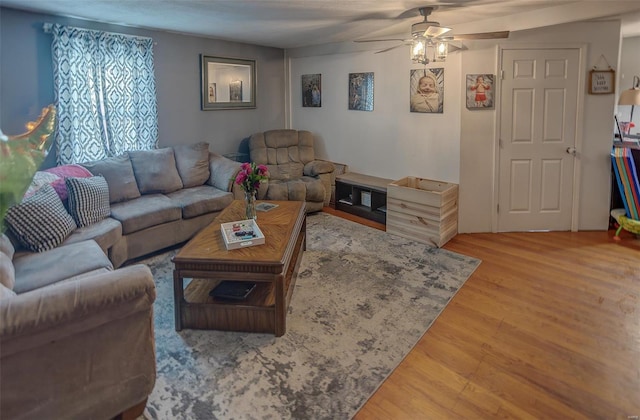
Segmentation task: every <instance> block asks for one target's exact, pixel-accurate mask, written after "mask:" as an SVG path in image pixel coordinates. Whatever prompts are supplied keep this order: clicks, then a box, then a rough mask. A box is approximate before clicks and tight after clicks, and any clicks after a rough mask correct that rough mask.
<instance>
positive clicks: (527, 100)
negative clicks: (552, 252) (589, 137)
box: [498, 49, 580, 232]
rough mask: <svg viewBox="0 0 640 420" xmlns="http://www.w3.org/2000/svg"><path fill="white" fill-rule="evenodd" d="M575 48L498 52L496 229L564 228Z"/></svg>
mask: <svg viewBox="0 0 640 420" xmlns="http://www.w3.org/2000/svg"><path fill="white" fill-rule="evenodd" d="M579 60H580V51H579V50H578V49H552V50H545V49H521V50H503V52H502V66H501V68H502V71H503V80H502V93H501V111H500V136H499V139H500V144H499V165H500V166H499V177H498V182H499V184H498V231H500V232H513V231H530V230H571V218H572V204H573V182H574V181H573V179H574V176H573V171H574V160H575V159H576V155H577V154H576V149H575V146H576V118H577V102H578V80H579V73H578V72H579Z"/></svg>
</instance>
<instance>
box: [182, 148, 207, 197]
mask: <svg viewBox="0 0 640 420" xmlns="http://www.w3.org/2000/svg"><path fill="white" fill-rule="evenodd" d="M173 153H174V155H175V159H176V169H177V170H178V174H179V175H180V179H181V180H182V186H183V187H184V188H189V187H196V186H198V185H202V184H204V183H205V182H207V180H208V179H209V143H197V144H189V145H181V146H174V147H173Z"/></svg>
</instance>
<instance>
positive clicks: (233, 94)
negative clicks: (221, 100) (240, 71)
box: [229, 80, 242, 102]
mask: <svg viewBox="0 0 640 420" xmlns="http://www.w3.org/2000/svg"><path fill="white" fill-rule="evenodd" d="M229 100H230V101H231V102H242V80H234V81H232V82H229Z"/></svg>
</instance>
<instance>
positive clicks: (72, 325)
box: [0, 264, 156, 358]
mask: <svg viewBox="0 0 640 420" xmlns="http://www.w3.org/2000/svg"><path fill="white" fill-rule="evenodd" d="M155 298H156V290H155V284H154V282H153V275H152V274H151V271H150V270H149V268H148V267H147V266H145V265H141V264H139V265H132V266H128V267H125V268H121V269H118V270H115V271H109V272H106V273H100V274H96V275H95V276H93V277H89V278H83V279H79V280H72V281H68V282H62V283H60V284H56V285H51V286H49V287H46V288H42V289H36V290H33V291H31V292H26V293H22V294H19V295H17V296H15V297H13V298H8V299H2V300H0V319H1V320H2V322H1V323H0V346H1V347H2V357H3V358H4V357H6V356H8V355H10V354H13V353H16V352H19V351H24V350H27V349H30V348H34V347H38V346H42V345H45V344H47V343H50V342H52V341H57V340H61V339H63V338H64V337H67V336H70V335H74V334H80V333H82V332H83V331H88V330H91V329H94V328H97V327H99V326H101V325H104V324H107V323H109V322H111V321H114V320H118V319H121V318H125V317H127V316H129V315H131V314H133V313H136V312H141V311H146V310H149V311H150V310H152V305H153V302H154V301H155Z"/></svg>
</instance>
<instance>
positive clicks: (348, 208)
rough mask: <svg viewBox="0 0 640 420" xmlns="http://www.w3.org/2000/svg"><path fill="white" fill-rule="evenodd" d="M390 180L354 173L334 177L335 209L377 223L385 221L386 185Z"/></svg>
mask: <svg viewBox="0 0 640 420" xmlns="http://www.w3.org/2000/svg"><path fill="white" fill-rule="evenodd" d="M391 182H393V180H392V179H386V178H378V177H375V176H370V175H363V174H359V173H356V172H347V173H345V174H342V175H339V176H338V177H336V200H335V209H336V210H342V211H344V212H347V213H351V214H355V215H357V216H360V217H364V218H366V219H369V220H374V221H376V222H379V223H386V220H387V185H388V184H389V183H391Z"/></svg>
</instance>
